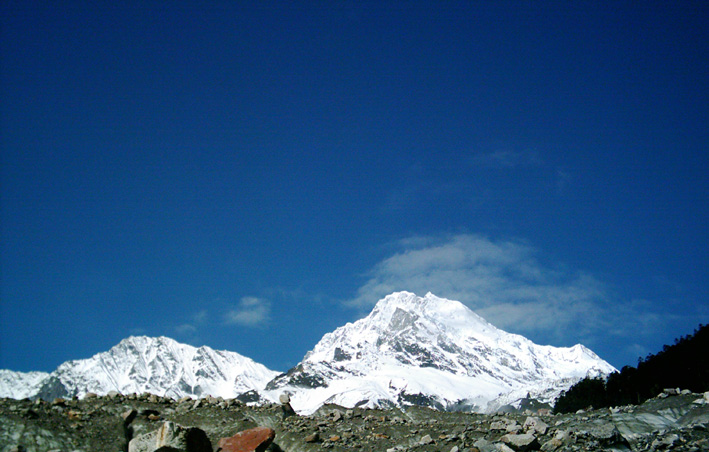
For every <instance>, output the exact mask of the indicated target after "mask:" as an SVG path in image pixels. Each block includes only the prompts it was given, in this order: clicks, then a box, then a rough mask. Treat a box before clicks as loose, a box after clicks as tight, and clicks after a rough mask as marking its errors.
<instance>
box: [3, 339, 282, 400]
mask: <svg viewBox="0 0 709 452" xmlns="http://www.w3.org/2000/svg"><path fill="white" fill-rule="evenodd" d="M277 374H278V372H274V371H272V370H269V369H267V368H266V367H265V366H263V365H261V364H258V363H256V362H254V361H253V360H251V359H249V358H246V357H244V356H242V355H240V354H238V353H235V352H228V351H217V350H213V349H211V348H209V347H199V348H195V347H192V346H190V345H186V344H181V343H178V342H176V341H174V340H172V339H170V338H167V337H157V338H151V337H144V336H140V337H129V338H127V339H124V340H122V341H121V342H120V343H119V344H118V345H116V346H114V347H113V348H111V349H110V350H109V351H107V352H103V353H98V354H96V355H94V356H92V357H91V358H88V359H82V360H76V361H67V362H65V363H63V364H61V365H60V366H59V367H58V368H57V369H56V370H55V371H54V372H52V373H51V374H49V375H48V376H46V378H44V379H43V380H42V382H41V384H40V386H39V388H38V390H37V391H36V392H35V394H29V396H30V397H41V398H43V399H52V398H54V397H71V396H79V397H83V396H84V395H85V394H86V393H89V392H93V393H96V394H99V395H103V394H106V393H108V392H110V391H118V392H120V393H123V394H128V393H144V392H149V393H152V394H157V395H164V396H168V397H173V398H179V397H184V396H192V397H200V396H206V395H212V396H215V397H218V396H222V397H225V398H227V397H229V398H231V397H236V396H237V395H239V394H242V393H244V392H247V391H250V390H256V391H258V390H261V389H262V388H263V387H264V386H265V385H266V383H268V381H269V380H271V379H272V378H273V377H274V376H276V375H277ZM14 386H15V385H13V387H14ZM25 396H27V395H25ZM11 397H14V398H18V394H17V393H13V394H12V395H11Z"/></svg>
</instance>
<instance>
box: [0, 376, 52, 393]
mask: <svg viewBox="0 0 709 452" xmlns="http://www.w3.org/2000/svg"><path fill="white" fill-rule="evenodd" d="M47 377H49V374H48V373H46V372H15V371H12V370H4V369H0V397H8V398H13V399H17V400H21V399H25V398H28V397H32V396H33V395H35V394H36V393H37V391H39V388H40V386H41V385H42V382H43V381H44V380H45V379H46V378H47Z"/></svg>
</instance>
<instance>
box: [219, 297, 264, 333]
mask: <svg viewBox="0 0 709 452" xmlns="http://www.w3.org/2000/svg"><path fill="white" fill-rule="evenodd" d="M270 314H271V303H270V302H269V301H268V300H265V299H263V298H256V297H244V298H242V299H241V300H240V301H239V303H238V304H237V305H236V306H235V307H234V308H233V309H231V310H229V311H228V312H227V313H226V315H225V320H226V322H227V323H228V324H233V325H241V326H249V327H254V326H259V325H263V324H264V323H266V322H268V320H269V318H270Z"/></svg>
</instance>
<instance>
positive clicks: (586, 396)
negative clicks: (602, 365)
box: [554, 325, 709, 413]
mask: <svg viewBox="0 0 709 452" xmlns="http://www.w3.org/2000/svg"><path fill="white" fill-rule="evenodd" d="M665 388H682V389H688V390H690V391H692V392H697V393H699V392H705V391H708V390H709V325H699V327H698V328H697V329H696V330H694V333H693V334H691V335H687V336H684V337H681V338H678V339H676V340H675V343H674V345H665V346H664V347H663V349H662V351H660V352H658V353H657V354H655V355H652V354H650V355H648V356H647V357H646V358H640V359H639V360H638V366H637V367H632V366H625V367H623V369H621V371H620V372H614V373H612V374H610V375H609V376H608V378H607V379H602V378H585V379H583V380H581V381H579V382H578V383H576V384H575V385H574V386H572V387H571V388H570V389H569V390H568V391H566V392H565V393H564V394H562V395H561V397H559V400H557V402H556V405H555V407H554V409H555V411H556V412H557V413H570V412H574V411H576V410H579V409H583V408H587V407H589V406H593V407H594V408H601V407H609V406H622V405H631V404H640V403H643V402H644V401H646V400H648V399H650V398H652V397H655V396H656V395H657V394H659V393H660V392H662V390H663V389H665Z"/></svg>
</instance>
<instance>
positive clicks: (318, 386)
mask: <svg viewBox="0 0 709 452" xmlns="http://www.w3.org/2000/svg"><path fill="white" fill-rule="evenodd" d="M613 371H615V369H614V368H613V367H612V366H611V365H610V364H608V363H607V362H605V361H603V360H602V359H600V358H599V357H598V356H597V355H596V354H595V353H593V352H592V351H591V350H589V349H587V348H586V347H584V346H583V345H580V344H577V345H575V346H573V347H552V346H544V345H537V344H534V343H533V342H531V341H530V340H528V339H526V338H525V337H523V336H520V335H516V334H510V333H507V332H505V331H503V330H501V329H498V328H497V327H495V326H494V325H492V324H490V323H488V322H487V321H486V320H485V319H483V318H482V317H480V316H479V315H477V314H476V313H474V312H473V311H472V310H470V309H469V308H467V307H466V306H465V305H463V304H462V303H460V302H458V301H454V300H447V299H445V298H440V297H437V296H435V295H433V294H432V293H428V294H426V295H425V296H423V297H419V296H417V295H416V294H413V293H411V292H395V293H392V294H390V295H388V296H386V297H384V298H383V299H381V300H379V302H378V303H377V304H376V305H375V306H374V308H373V309H372V311H371V312H370V314H369V315H367V316H366V317H364V318H362V319H359V320H357V321H356V322H351V323H347V324H345V325H343V326H341V327H339V328H337V329H335V330H334V331H331V332H329V333H326V334H325V335H324V336H323V337H322V339H321V340H320V341H319V342H318V343H317V344H316V345H315V346H314V347H313V349H312V350H310V351H309V352H307V353H306V355H305V356H304V358H303V359H302V360H301V362H300V363H298V365H296V366H295V367H293V368H291V369H290V370H288V371H287V372H286V373H278V372H275V371H272V370H270V369H267V368H266V367H265V366H263V365H261V364H258V363H256V362H255V361H253V360H252V359H250V358H246V357H244V356H242V355H239V354H238V353H235V352H228V351H215V350H213V349H211V348H209V347H207V346H203V347H199V348H197V347H193V346H190V345H186V344H180V343H178V342H176V341H174V340H173V339H170V338H167V337H164V336H161V337H157V338H149V337H145V336H130V337H128V338H126V339H124V340H122V341H121V342H120V343H119V344H117V345H116V346H114V347H112V348H111V349H110V350H109V351H107V352H102V353H98V354H96V355H94V356H93V357H91V358H88V359H85V360H73V361H67V362H65V363H63V364H61V365H60V366H59V367H58V368H57V369H56V370H55V371H54V372H52V373H50V374H44V375H42V374H38V375H34V376H32V377H31V378H30V377H29V376H23V375H21V374H19V373H15V374H16V375H15V374H8V373H5V374H2V373H0V396H2V395H3V394H8V393H11V392H12V389H11V388H10V389H9V388H8V385H9V384H10V383H9V382H10V381H11V380H13V378H17V380H18V381H21V382H22V383H21V385H20V387H19V388H17V389H16V391H15V394H16V395H17V396H21V397H19V398H24V397H33V398H43V399H53V398H55V397H73V396H77V397H82V396H84V395H85V394H86V393H89V392H93V393H96V394H99V395H102V394H106V393H108V392H110V391H116V392H119V393H124V394H125V393H145V392H150V393H154V394H156V395H160V396H167V397H172V398H180V397H184V396H189V397H203V396H206V395H212V396H215V397H219V396H221V397H224V398H235V397H240V398H242V399H243V400H246V401H248V402H252V403H258V402H259V401H260V402H278V400H279V397H280V395H282V394H283V393H284V392H286V393H288V394H289V395H290V396H291V403H292V406H293V408H294V409H295V410H296V411H298V412H299V413H300V414H310V413H312V412H314V411H315V410H317V409H318V408H319V407H320V406H322V405H324V404H328V403H335V404H339V405H342V406H346V407H354V406H363V407H381V408H386V407H392V406H397V407H406V406H411V405H423V406H428V407H432V408H436V409H439V410H451V411H456V410H462V411H479V412H492V411H496V410H499V409H501V408H503V407H504V406H509V405H511V406H512V407H515V408H519V407H520V406H522V404H523V403H527V402H525V401H528V400H530V399H534V400H538V401H539V402H540V403H543V404H547V405H551V404H553V402H554V400H555V399H556V398H557V397H558V396H559V394H560V393H561V392H563V391H565V390H567V389H568V388H569V387H570V386H571V385H572V384H574V383H575V382H577V381H579V380H580V379H582V378H584V377H587V376H603V375H607V374H609V373H611V372H613ZM5 372H10V371H5ZM3 375H9V377H8V378H5V379H4V380H3V379H2V376H3ZM33 385H34V386H33Z"/></svg>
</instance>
